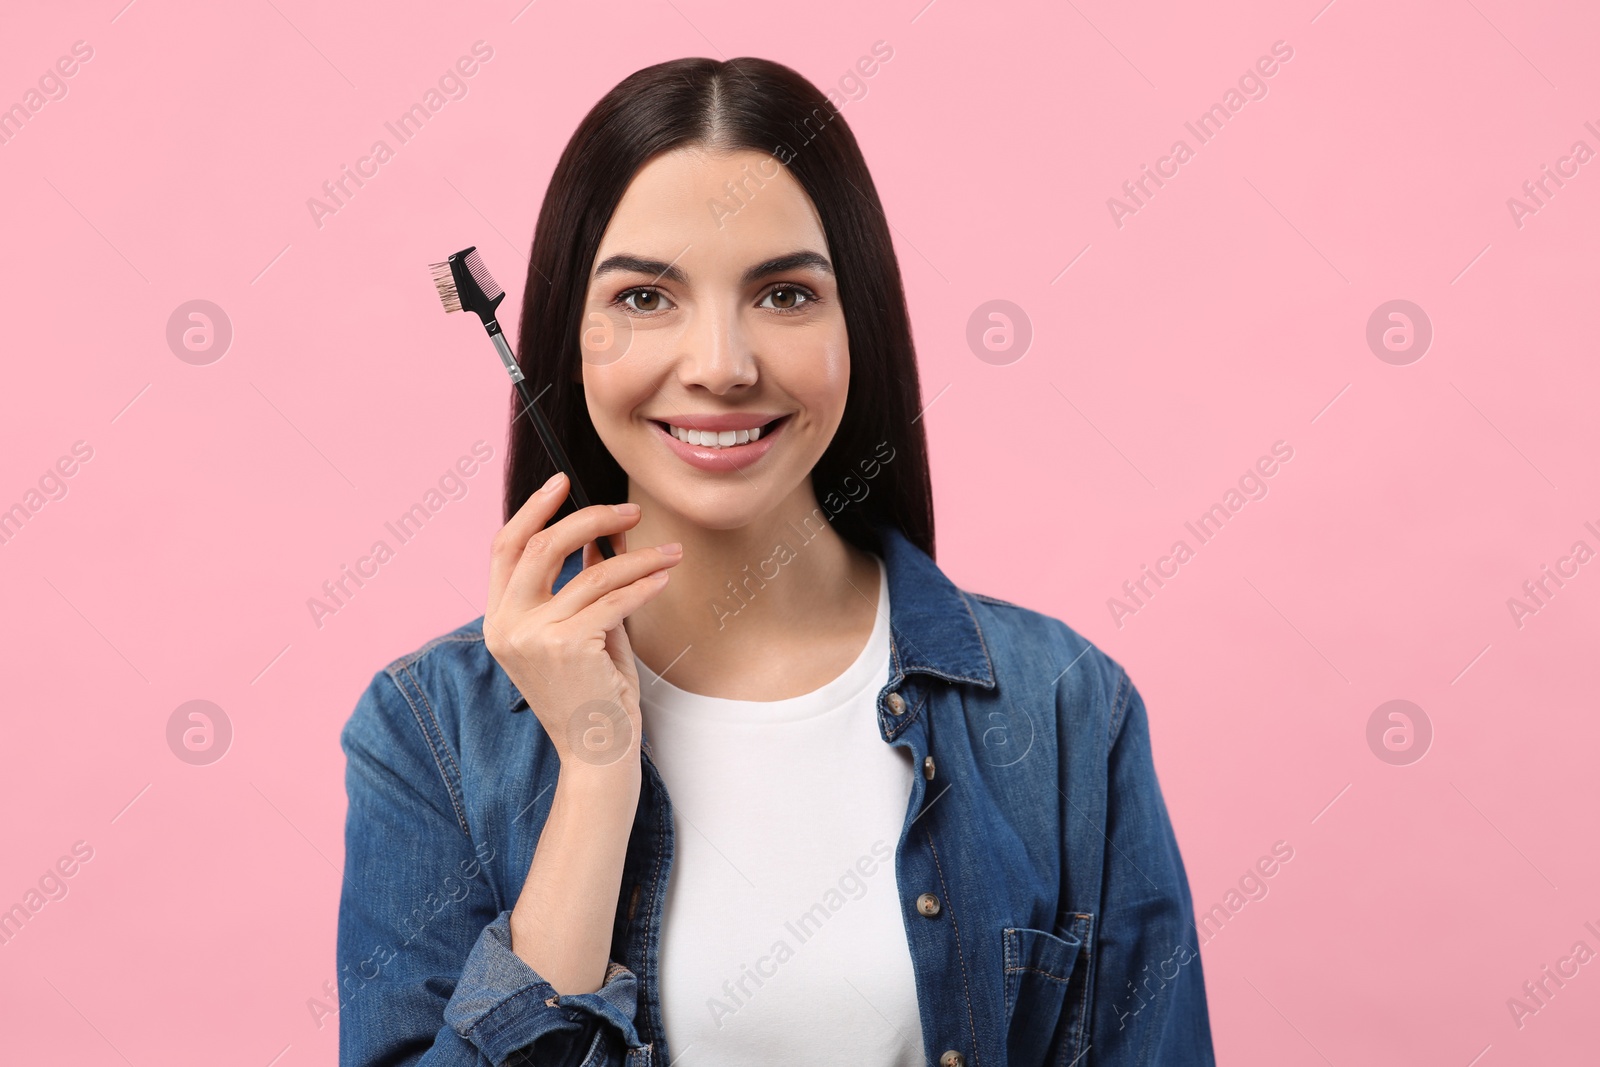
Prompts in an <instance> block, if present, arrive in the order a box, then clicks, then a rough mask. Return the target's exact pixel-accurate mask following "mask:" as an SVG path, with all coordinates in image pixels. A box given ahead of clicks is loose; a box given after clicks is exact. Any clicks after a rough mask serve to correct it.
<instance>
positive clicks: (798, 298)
mask: <svg viewBox="0 0 1600 1067" xmlns="http://www.w3.org/2000/svg"><path fill="white" fill-rule="evenodd" d="M815 299H816V296H815V295H814V294H812V293H811V292H809V291H807V290H805V289H802V288H800V287H799V286H794V285H789V286H780V287H778V288H777V289H774V290H772V292H770V293H768V294H767V295H766V296H765V297H763V298H762V299H761V304H760V306H761V307H770V308H771V309H772V310H774V311H798V310H799V309H800V308H801V307H802V306H803V305H805V304H807V303H810V302H811V301H813V300H815ZM768 300H771V301H773V303H772V304H770V305H769V304H768V303H767V301H768Z"/></svg>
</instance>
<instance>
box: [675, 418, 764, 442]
mask: <svg viewBox="0 0 1600 1067" xmlns="http://www.w3.org/2000/svg"><path fill="white" fill-rule="evenodd" d="M667 432H668V433H670V434H671V435H672V436H674V437H676V438H677V439H678V440H680V441H682V442H684V443H685V444H690V445H699V446H700V447H701V448H728V447H730V446H732V445H747V444H749V443H750V442H751V441H754V440H756V439H758V438H759V437H760V436H761V427H759V426H754V427H751V428H750V429H748V430H721V431H716V430H685V429H684V428H683V427H682V426H674V425H672V424H671V423H667Z"/></svg>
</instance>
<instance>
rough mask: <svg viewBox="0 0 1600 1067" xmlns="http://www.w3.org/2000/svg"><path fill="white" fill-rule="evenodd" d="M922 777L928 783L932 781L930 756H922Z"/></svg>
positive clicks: (931, 759)
mask: <svg viewBox="0 0 1600 1067" xmlns="http://www.w3.org/2000/svg"><path fill="white" fill-rule="evenodd" d="M922 777H924V778H927V779H928V780H930V781H932V779H933V757H932V756H923V757H922Z"/></svg>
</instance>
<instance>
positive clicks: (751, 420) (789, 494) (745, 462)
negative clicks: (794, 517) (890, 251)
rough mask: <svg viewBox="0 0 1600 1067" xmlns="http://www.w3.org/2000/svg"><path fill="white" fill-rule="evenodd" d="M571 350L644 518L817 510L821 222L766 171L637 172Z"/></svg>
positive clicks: (789, 185)
mask: <svg viewBox="0 0 1600 1067" xmlns="http://www.w3.org/2000/svg"><path fill="white" fill-rule="evenodd" d="M581 347H582V352H583V366H582V375H583V377H582V381H583V387H584V396H585V399H586V402H587V404H588V408H589V417H590V418H591V419H592V420H593V421H594V426H595V429H596V430H597V431H598V432H599V434H600V439H601V440H602V441H603V442H605V445H606V448H608V449H609V450H610V452H611V454H612V455H613V456H614V457H616V460H617V462H618V463H619V464H620V465H621V466H622V469H623V470H624V471H626V472H627V474H628V477H629V479H630V482H631V485H630V499H632V500H634V501H636V502H638V503H639V504H640V505H641V506H642V507H643V508H644V511H645V515H646V518H647V519H648V517H649V516H650V515H651V514H652V505H654V506H655V507H657V508H662V509H666V510H668V511H670V512H673V513H676V514H677V515H679V516H681V517H682V518H684V519H686V520H688V521H689V522H691V523H694V524H695V525H698V526H701V527H704V528H707V529H723V530H725V529H736V528H738V527H742V526H746V525H749V524H751V523H755V522H759V521H760V520H761V519H763V518H764V517H767V516H771V515H773V513H774V512H775V511H776V510H778V509H780V508H781V509H783V512H784V514H785V517H787V515H788V513H789V511H790V510H792V509H796V508H797V507H799V506H800V505H803V506H804V510H810V508H811V507H812V506H814V504H813V503H812V501H813V499H814V498H813V496H812V488H811V483H810V477H811V468H812V466H813V465H814V464H815V463H816V461H817V459H818V458H819V457H820V456H821V455H822V453H823V451H824V450H825V449H826V448H827V446H828V442H829V441H830V440H832V438H833V434H834V431H835V430H836V429H837V428H838V426H839V421H840V418H841V417H842V415H843V413H844V404H845V397H846V393H847V390H848V388H849V384H850V352H849V344H848V341H847V338H846V332H845V321H844V310H843V309H842V308H841V307H840V306H839V291H838V287H837V286H836V285H835V283H834V278H833V273H832V264H831V260H830V259H829V257H828V242H827V240H826V238H825V236H824V234H823V230H822V223H821V220H820V219H818V217H817V213H816V209H815V208H814V207H813V206H812V203H811V200H810V198H809V197H808V196H807V195H806V193H805V191H804V190H803V189H802V188H801V187H800V184H799V183H798V182H797V181H795V180H794V178H793V177H791V176H790V175H789V172H788V170H787V168H785V167H783V166H781V165H780V164H779V163H778V161H777V160H776V159H774V158H772V157H771V156H769V155H766V154H765V153H762V152H755V151H738V152H732V153H726V152H722V153H710V152H708V151H706V150H704V149H699V148H684V149H678V150H675V151H672V152H668V153H664V154H663V155H660V156H657V157H656V158H655V159H653V160H652V161H651V162H649V163H648V164H646V165H645V166H644V167H643V168H642V169H641V170H640V171H639V173H638V175H637V176H636V177H635V178H634V179H633V182H632V183H631V184H630V185H629V186H628V190H627V192H626V193H625V194H624V195H623V197H622V201H621V203H619V204H618V205H617V209H616V212H615V214H614V215H613V216H612V219H611V223H610V225H609V226H608V227H607V229H606V232H605V236H604V237H602V238H601V240H600V247H599V250H598V251H597V253H596V254H595V259H594V269H593V273H592V274H591V275H590V279H589V288H588V295H587V298H586V301H585V307H584V325H583V333H582V346H581Z"/></svg>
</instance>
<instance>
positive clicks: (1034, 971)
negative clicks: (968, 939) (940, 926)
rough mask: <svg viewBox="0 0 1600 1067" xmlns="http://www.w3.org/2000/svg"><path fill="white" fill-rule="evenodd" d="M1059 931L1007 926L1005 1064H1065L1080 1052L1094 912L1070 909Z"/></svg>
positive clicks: (1028, 1066) (1052, 1066)
mask: <svg viewBox="0 0 1600 1067" xmlns="http://www.w3.org/2000/svg"><path fill="white" fill-rule="evenodd" d="M1065 918H1066V919H1067V925H1066V926H1065V927H1058V930H1059V931H1060V932H1059V933H1050V932H1049V931H1047V930H1034V929H1031V928H1029V927H1025V926H1007V927H1005V928H1004V930H1003V931H1002V939H1003V941H1004V944H1005V983H1006V988H1005V1009H1006V1064H1007V1067H1055V1065H1057V1064H1059V1065H1061V1067H1066V1065H1067V1064H1071V1063H1074V1062H1076V1061H1077V1059H1078V1057H1079V1056H1080V1055H1082V1052H1083V1049H1082V1047H1081V1046H1082V1044H1083V1036H1084V1030H1085V1026H1086V1020H1087V1012H1088V999H1087V992H1088V989H1089V975H1088V970H1089V965H1090V963H1091V960H1090V950H1089V948H1088V946H1089V944H1090V941H1089V933H1090V928H1091V926H1092V924H1093V921H1094V916H1092V915H1088V914H1084V913H1072V914H1069V915H1067V916H1066V917H1065Z"/></svg>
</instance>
